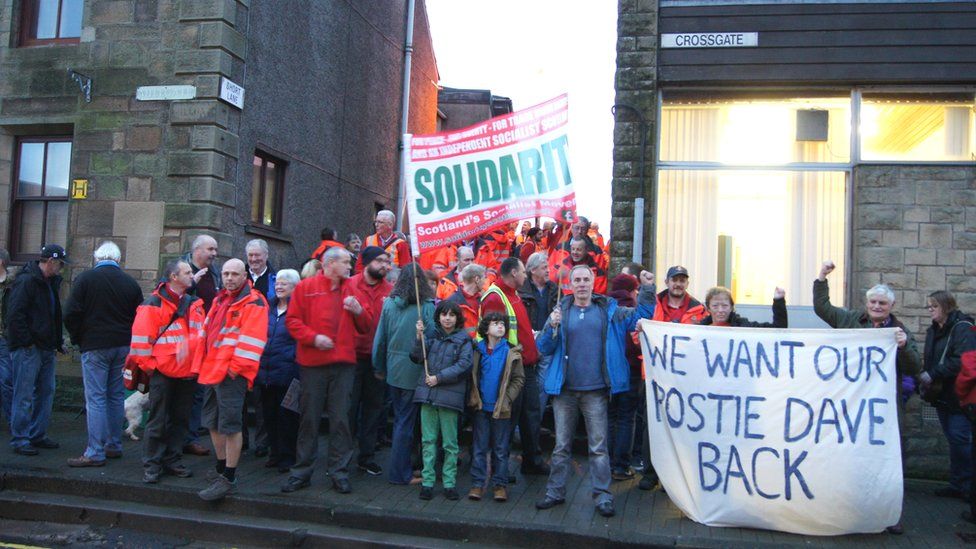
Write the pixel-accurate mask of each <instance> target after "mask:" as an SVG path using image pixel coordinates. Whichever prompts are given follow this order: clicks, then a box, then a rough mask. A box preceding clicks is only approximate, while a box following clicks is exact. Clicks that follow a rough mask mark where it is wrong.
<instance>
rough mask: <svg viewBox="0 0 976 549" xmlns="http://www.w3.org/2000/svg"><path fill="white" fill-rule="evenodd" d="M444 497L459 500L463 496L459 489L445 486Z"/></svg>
mask: <svg viewBox="0 0 976 549" xmlns="http://www.w3.org/2000/svg"><path fill="white" fill-rule="evenodd" d="M444 498H446V499H448V500H450V501H457V500H459V499H461V496H460V495H458V491H457V489H456V488H454V487H453V486H452V487H451V488H444Z"/></svg>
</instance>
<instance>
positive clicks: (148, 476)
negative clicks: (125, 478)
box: [142, 469, 160, 484]
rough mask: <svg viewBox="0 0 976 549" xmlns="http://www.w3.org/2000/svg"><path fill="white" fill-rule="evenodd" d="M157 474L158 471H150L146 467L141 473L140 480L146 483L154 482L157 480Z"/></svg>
mask: <svg viewBox="0 0 976 549" xmlns="http://www.w3.org/2000/svg"><path fill="white" fill-rule="evenodd" d="M159 474H160V471H151V470H149V469H146V471H145V472H144V473H142V482H145V483H146V484H156V483H157V482H159Z"/></svg>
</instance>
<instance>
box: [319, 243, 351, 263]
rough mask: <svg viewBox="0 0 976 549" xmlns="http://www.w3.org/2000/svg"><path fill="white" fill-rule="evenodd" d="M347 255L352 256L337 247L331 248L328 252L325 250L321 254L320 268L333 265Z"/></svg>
mask: <svg viewBox="0 0 976 549" xmlns="http://www.w3.org/2000/svg"><path fill="white" fill-rule="evenodd" d="M347 255H352V254H350V253H349V252H347V251H346V249H345V248H341V247H339V246H333V247H331V248H329V249H328V250H326V251H325V253H324V254H322V266H323V267H324V266H326V265H329V264H331V263H335V262H336V261H338V260H339V258H341V257H344V256H347Z"/></svg>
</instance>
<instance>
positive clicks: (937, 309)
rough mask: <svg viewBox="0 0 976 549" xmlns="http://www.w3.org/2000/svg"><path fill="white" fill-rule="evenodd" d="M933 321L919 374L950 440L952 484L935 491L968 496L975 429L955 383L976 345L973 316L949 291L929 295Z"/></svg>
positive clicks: (926, 336) (927, 398)
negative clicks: (966, 356) (956, 390)
mask: <svg viewBox="0 0 976 549" xmlns="http://www.w3.org/2000/svg"><path fill="white" fill-rule="evenodd" d="M926 308H927V309H928V311H929V315H931V317H932V325H931V326H929V329H928V331H927V332H926V334H925V350H924V352H923V353H922V356H923V357H924V358H925V371H923V372H922V373H921V375H919V380H920V381H921V393H922V398H924V399H925V400H926V402H928V403H930V404H932V406H934V407H935V411H936V413H938V415H939V423H940V424H941V425H942V432H943V434H944V435H945V437H946V441H947V442H948V443H949V486H945V487H943V488H939V489H938V490H936V491H935V495H937V496H941V497H950V498H962V499H967V498H968V497H969V490H970V487H971V481H972V468H973V463H972V448H971V446H972V432H971V426H970V424H969V420H968V419H966V416H965V415H964V414H963V413H962V409H961V408H960V407H959V399H958V398H956V392H955V383H956V376H957V375H958V374H959V367H960V366H961V364H962V354H963V353H964V352H966V351H970V350H972V349H976V333H974V332H973V331H972V327H973V318H972V317H971V316H969V315H967V314H964V313H963V312H962V311H960V310H959V309H958V307H957V306H956V298H955V297H954V296H953V295H952V294H951V293H949V292H946V291H941V290H940V291H938V292H933V293H932V294H930V295H929V299H928V306H927V307H926Z"/></svg>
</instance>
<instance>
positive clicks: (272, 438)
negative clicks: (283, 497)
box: [254, 269, 301, 473]
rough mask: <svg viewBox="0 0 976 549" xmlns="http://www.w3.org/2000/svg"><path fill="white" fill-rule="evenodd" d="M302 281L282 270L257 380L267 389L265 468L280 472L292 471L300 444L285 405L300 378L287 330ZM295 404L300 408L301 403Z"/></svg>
mask: <svg viewBox="0 0 976 549" xmlns="http://www.w3.org/2000/svg"><path fill="white" fill-rule="evenodd" d="M300 280H301V278H300V277H299V275H298V271H295V270H294V269H284V270H281V271H278V278H277V280H276V281H275V298H274V299H273V300H272V301H271V303H270V304H269V305H270V306H269V307H268V342H267V345H265V347H264V353H263V354H262V355H261V367H260V369H258V376H257V379H255V380H254V383H255V385H261V386H262V388H263V391H262V393H261V399H262V405H263V406H262V407H263V410H264V425H265V428H266V429H267V430H268V444H269V450H270V451H269V455H268V461H267V462H266V463H265V464H264V465H265V467H277V468H278V472H280V473H285V472H288V470H289V469H290V468H291V466H292V465H294V464H295V446H296V444H297V441H298V438H297V437H298V413H297V412H295V411H292V410H289V409H287V408H285V407H283V406H282V405H281V404H282V400H284V398H285V395H286V394H287V393H288V387H289V386H290V385H291V382H292V380H296V379H298V376H299V367H298V363H297V362H295V340H294V339H292V337H291V334H290V333H288V328H287V327H285V313H287V312H288V301H289V300H290V299H291V294H292V292H294V291H295V286H296V285H297V284H298V282H299V281H300ZM296 396H297V395H296ZM294 404H295V406H296V407H297V405H298V403H297V402H295V403H294ZM296 409H297V408H296Z"/></svg>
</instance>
